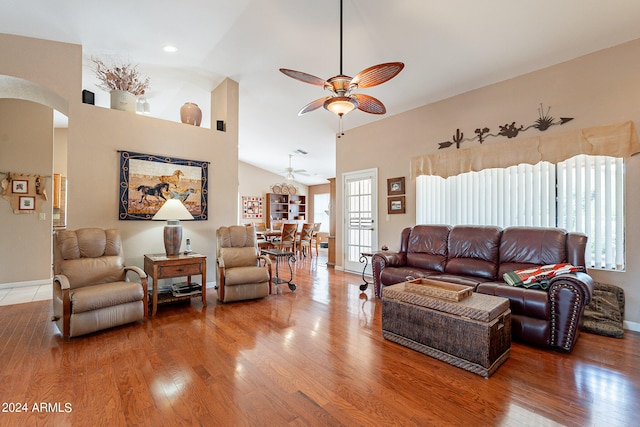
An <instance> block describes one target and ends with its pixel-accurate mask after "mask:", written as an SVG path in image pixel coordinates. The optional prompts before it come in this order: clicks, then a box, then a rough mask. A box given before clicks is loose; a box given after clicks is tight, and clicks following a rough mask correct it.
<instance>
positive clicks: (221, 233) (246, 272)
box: [216, 225, 271, 302]
mask: <svg viewBox="0 0 640 427" xmlns="http://www.w3.org/2000/svg"><path fill="white" fill-rule="evenodd" d="M216 237H217V243H218V249H217V264H218V268H217V273H218V274H217V283H216V290H217V291H218V299H219V300H220V301H222V302H230V301H241V300H248V299H256V298H263V297H266V296H267V295H269V293H270V286H271V260H270V259H269V258H268V257H266V256H264V255H260V254H259V252H258V242H257V237H256V230H255V227H253V226H249V227H246V226H242V225H232V226H229V227H220V228H219V229H218V231H217V232H216Z"/></svg>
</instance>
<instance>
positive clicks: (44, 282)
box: [0, 279, 53, 289]
mask: <svg viewBox="0 0 640 427" xmlns="http://www.w3.org/2000/svg"><path fill="white" fill-rule="evenodd" d="M52 280H53V279H40V280H28V281H26V282H10V283H0V289H11V288H26V287H28V286H42V285H50V284H51V283H52Z"/></svg>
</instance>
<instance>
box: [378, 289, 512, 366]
mask: <svg viewBox="0 0 640 427" xmlns="http://www.w3.org/2000/svg"><path fill="white" fill-rule="evenodd" d="M382 295H383V299H382V336H383V337H384V338H385V339H388V340H390V341H394V342H396V343H398V344H402V345H404V346H405V347H409V348H411V349H413V350H416V351H419V352H421V353H424V354H427V355H429V356H431V357H434V358H436V359H439V360H442V361H444V362H447V363H449V364H451V365H453V366H457V367H459V368H462V369H466V370H467V371H470V372H473V373H475V374H478V375H482V376H483V377H485V378H488V377H489V376H490V375H491V374H493V373H494V372H495V371H496V369H498V367H499V366H500V365H501V364H502V363H504V362H505V361H506V360H507V359H508V358H509V352H510V349H511V310H510V309H509V300H508V299H506V298H500V297H494V296H492V295H483V294H476V293H474V294H473V295H471V296H469V297H467V298H465V299H463V300H461V301H447V300H443V299H440V298H436V297H430V296H427V295H422V294H418V293H414V292H411V291H409V290H407V289H406V288H405V284H404V283H398V284H396V285H392V286H387V287H385V288H384V289H383V291H382Z"/></svg>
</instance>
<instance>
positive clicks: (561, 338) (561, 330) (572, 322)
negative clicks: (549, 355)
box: [548, 273, 593, 351]
mask: <svg viewBox="0 0 640 427" xmlns="http://www.w3.org/2000/svg"><path fill="white" fill-rule="evenodd" d="M548 292H549V304H550V309H551V331H550V333H551V337H550V343H549V344H550V345H551V347H555V348H558V349H561V350H565V351H571V349H572V347H573V344H574V343H575V341H576V340H577V339H578V335H579V334H580V326H581V324H582V313H583V311H584V307H585V306H586V305H587V304H589V302H590V301H591V295H592V294H593V279H592V278H591V276H589V275H588V274H586V273H575V274H562V275H559V276H556V277H554V278H552V279H551V280H550V281H549V290H548Z"/></svg>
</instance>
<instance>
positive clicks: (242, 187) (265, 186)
mask: <svg viewBox="0 0 640 427" xmlns="http://www.w3.org/2000/svg"><path fill="white" fill-rule="evenodd" d="M286 181H287V180H286V178H284V177H283V176H282V175H278V174H275V173H271V172H268V171H266V170H264V169H260V168H257V167H255V166H252V165H250V164H248V163H244V162H239V163H238V184H239V185H238V195H237V199H238V212H239V216H238V220H237V222H235V223H234V224H236V223H240V224H249V223H252V222H266V219H265V218H263V219H262V220H253V219H245V218H242V196H262V197H263V198H264V197H266V194H267V193H269V192H270V191H271V186H272V185H274V184H279V183H283V182H286ZM292 184H293V186H295V187H296V188H297V194H302V195H305V196H306V195H307V194H308V187H307V186H306V185H304V184H301V183H299V182H297V181H293V183H292ZM307 203H308V202H307ZM263 209H264V213H265V214H266V212H267V205H266V199H263ZM307 209H309V207H308V206H307Z"/></svg>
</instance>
